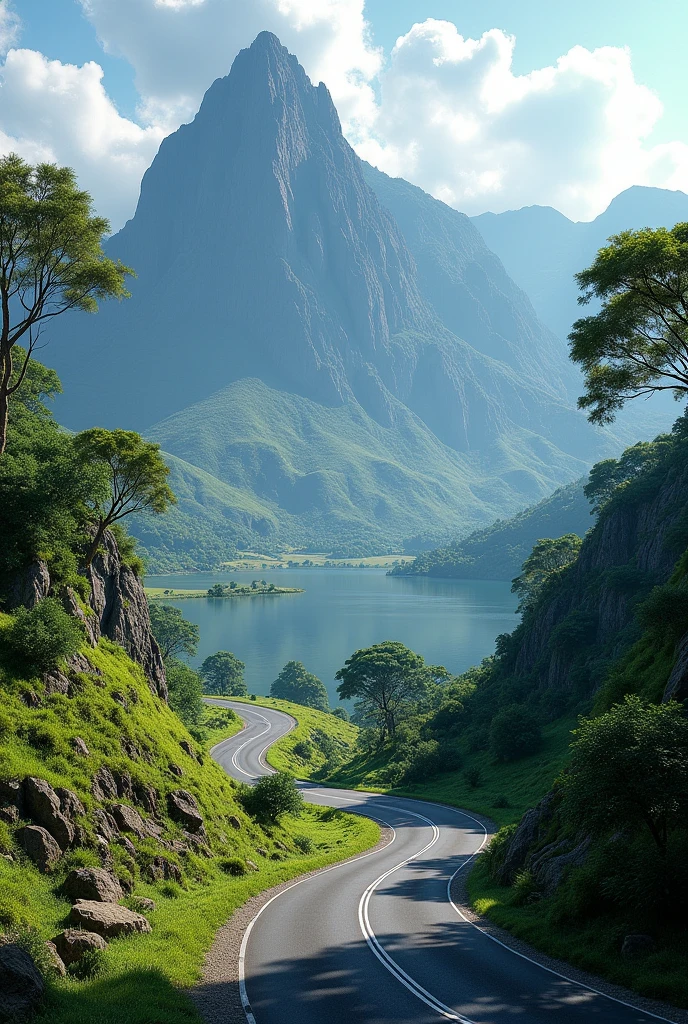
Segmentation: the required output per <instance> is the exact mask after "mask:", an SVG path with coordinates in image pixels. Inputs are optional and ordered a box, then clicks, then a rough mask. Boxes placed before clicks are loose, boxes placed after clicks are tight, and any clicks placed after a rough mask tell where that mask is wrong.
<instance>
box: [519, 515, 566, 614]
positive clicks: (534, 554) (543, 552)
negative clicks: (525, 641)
mask: <svg viewBox="0 0 688 1024" xmlns="http://www.w3.org/2000/svg"><path fill="white" fill-rule="evenodd" d="M582 543H583V542H582V540H581V539H580V537H578V536H577V535H576V534H575V533H566V534H564V536H563V537H557V539H556V540H552V539H551V538H550V537H545V538H542V539H541V540H538V541H536V542H535V546H534V547H533V550H532V551H531V553H530V554H529V555H528V557H527V558H526V560H525V562H524V563H523V567H522V571H521V575H520V576H517V577H516V578H515V579H514V580H512V581H511V592H512V593H513V594H518V596H519V598H520V601H519V605H518V609H517V610H518V611H519V612H522V611H525V610H527V609H528V608H532V607H533V605H534V604H535V603H536V602H537V599H538V598H539V596H540V594H541V593H542V591H543V589H544V587H545V585H546V584H547V583H548V582H549V581H550V580H551V579H552V578H553V577H554V576H555V574H556V573H558V572H560V571H561V570H562V569H565V568H566V566H567V565H570V564H571V563H572V562H575V560H576V558H578V552H579V551H580V547H581V544H582Z"/></svg>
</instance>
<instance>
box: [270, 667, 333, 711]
mask: <svg viewBox="0 0 688 1024" xmlns="http://www.w3.org/2000/svg"><path fill="white" fill-rule="evenodd" d="M270 696H271V697H277V698H278V699H279V700H291V701H293V702H294V704H303V705H305V706H306V707H307V708H316V709H317V710H318V711H329V710H330V701H329V698H328V696H327V690H326V689H325V684H324V683H323V682H322V681H321V680H320V679H318V677H317V676H315V675H313V673H312V672H308V671H306V668H305V667H304V665H302V664H301V662H300V661H288V662H287V664H286V665H285V666H284V668H283V669H282V671H281V672H280V674H279V675H278V676H277V679H275V681H274V683H273V684H272V685H271V687H270Z"/></svg>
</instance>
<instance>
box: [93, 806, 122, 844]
mask: <svg viewBox="0 0 688 1024" xmlns="http://www.w3.org/2000/svg"><path fill="white" fill-rule="evenodd" d="M91 817H92V818H93V823H94V825H95V828H96V832H98V833H99V834H100V835H101V836H103V838H104V839H114V838H115V836H116V835H117V834H118V833H119V829H118V828H117V822H116V821H115V819H114V818H113V817H112V815H111V814H110V813H109V811H104V810H103V809H102V808H100V807H97V808H96V810H95V811H94V812H93V814H92V815H91Z"/></svg>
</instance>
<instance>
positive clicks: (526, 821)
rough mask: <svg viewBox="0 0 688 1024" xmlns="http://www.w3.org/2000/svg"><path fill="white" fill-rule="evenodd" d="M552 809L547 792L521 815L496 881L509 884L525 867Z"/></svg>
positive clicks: (551, 800) (550, 815)
mask: <svg viewBox="0 0 688 1024" xmlns="http://www.w3.org/2000/svg"><path fill="white" fill-rule="evenodd" d="M553 810H554V808H553V797H552V794H551V793H548V794H547V795H546V796H544V797H543V798H542V800H541V801H540V803H539V804H538V805H537V807H531V809H530V810H529V811H526V813H525V814H524V815H523V817H522V818H521V820H520V822H519V824H518V828H517V829H516V831H515V832H514V834H513V836H512V837H511V839H510V840H509V842H508V844H507V847H506V850H505V852H504V859H503V861H502V864H501V867H500V868H499V869H498V871H497V872H496V877H497V881H498V882H500V884H501V885H510V884H511V883H512V882H513V880H514V878H515V877H516V875H517V874H518V872H519V871H521V870H522V869H523V868H524V867H525V863H526V859H527V857H528V854H529V852H530V847H531V846H532V845H533V843H534V842H535V840H536V839H538V838H539V836H540V832H541V829H542V828H543V826H545V825H547V824H548V822H549V821H550V819H551V817H552V813H553Z"/></svg>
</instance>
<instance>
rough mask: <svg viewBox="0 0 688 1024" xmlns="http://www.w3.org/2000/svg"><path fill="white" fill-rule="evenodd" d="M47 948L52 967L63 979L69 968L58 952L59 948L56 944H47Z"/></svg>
mask: <svg viewBox="0 0 688 1024" xmlns="http://www.w3.org/2000/svg"><path fill="white" fill-rule="evenodd" d="M45 948H46V949H47V951H48V959H49V960H50V966H51V967H52V969H53V971H54V972H55V973H56V974H59V976H60V977H61V978H64V977H65V976H66V974H67V968H66V967H65V965H64V960H63V959H62V957H61V956H60V954H59V953H58V952H57V946H56V945H55V943H54V942H46V944H45Z"/></svg>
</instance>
